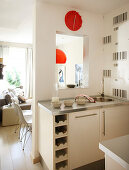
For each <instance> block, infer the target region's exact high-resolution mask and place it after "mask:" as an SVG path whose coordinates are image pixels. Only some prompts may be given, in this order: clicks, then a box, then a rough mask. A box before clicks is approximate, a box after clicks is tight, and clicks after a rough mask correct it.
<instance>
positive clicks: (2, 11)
mask: <svg viewBox="0 0 129 170" xmlns="http://www.w3.org/2000/svg"><path fill="white" fill-rule="evenodd" d="M32 14H33V0H0V41H10V42H24V43H32V27H33V23H32V20H33V18H32Z"/></svg>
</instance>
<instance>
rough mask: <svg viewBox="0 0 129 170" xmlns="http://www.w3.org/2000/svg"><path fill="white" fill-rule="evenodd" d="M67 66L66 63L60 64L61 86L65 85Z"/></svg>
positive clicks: (59, 79)
mask: <svg viewBox="0 0 129 170" xmlns="http://www.w3.org/2000/svg"><path fill="white" fill-rule="evenodd" d="M65 75H66V68H65V65H58V84H59V87H65V82H66V78H65Z"/></svg>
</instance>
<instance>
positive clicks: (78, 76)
mask: <svg viewBox="0 0 129 170" xmlns="http://www.w3.org/2000/svg"><path fill="white" fill-rule="evenodd" d="M82 83H83V64H75V84H76V86H78V87H79V86H82Z"/></svg>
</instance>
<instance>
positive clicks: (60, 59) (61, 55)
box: [56, 49, 66, 64]
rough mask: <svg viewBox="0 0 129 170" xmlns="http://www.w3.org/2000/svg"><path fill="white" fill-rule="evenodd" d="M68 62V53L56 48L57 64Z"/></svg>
mask: <svg viewBox="0 0 129 170" xmlns="http://www.w3.org/2000/svg"><path fill="white" fill-rule="evenodd" d="M65 63H66V55H65V53H64V52H63V51H62V50H60V49H56V64H65Z"/></svg>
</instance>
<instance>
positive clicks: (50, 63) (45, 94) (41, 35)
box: [32, 0, 103, 157]
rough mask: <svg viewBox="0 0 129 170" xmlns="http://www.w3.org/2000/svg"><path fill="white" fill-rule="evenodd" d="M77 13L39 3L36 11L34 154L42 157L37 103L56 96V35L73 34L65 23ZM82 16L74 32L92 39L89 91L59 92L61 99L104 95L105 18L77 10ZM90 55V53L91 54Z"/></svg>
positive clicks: (68, 8) (90, 43) (38, 1)
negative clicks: (39, 153) (39, 146)
mask: <svg viewBox="0 0 129 170" xmlns="http://www.w3.org/2000/svg"><path fill="white" fill-rule="evenodd" d="M69 10H73V9H72V8H70V7H62V6H58V5H51V4H47V3H43V1H42V0H37V1H36V11H35V15H36V18H35V35H34V55H35V59H34V67H35V69H34V72H35V78H34V93H33V94H34V107H33V112H34V116H33V120H34V124H33V153H32V156H33V157H35V156H36V155H37V153H38V145H37V144H36V143H37V141H36V140H37V138H38V137H37V134H38V126H37V125H38V122H37V119H38V118H37V117H38V110H37V101H38V100H44V99H51V97H52V96H54V95H55V94H56V89H55V65H56V31H61V32H64V33H66V34H69V33H71V32H72V31H70V30H69V29H68V28H67V27H66V25H65V22H64V17H65V14H66V13H67V12H68V11H69ZM77 11H78V12H79V13H80V15H81V16H82V20H83V25H82V27H81V29H80V30H79V31H77V32H74V33H75V35H76V34H77V35H78V34H80V35H88V36H89V62H90V65H89V87H88V88H87V89H67V90H61V91H59V93H58V95H59V96H60V97H74V96H75V95H77V94H80V93H85V94H89V95H93V94H97V93H98V92H99V91H101V83H100V82H101V77H102V53H103V51H102V35H103V17H102V16H101V15H97V14H92V13H89V12H86V11H81V10H77ZM87 52H88V50H87Z"/></svg>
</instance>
